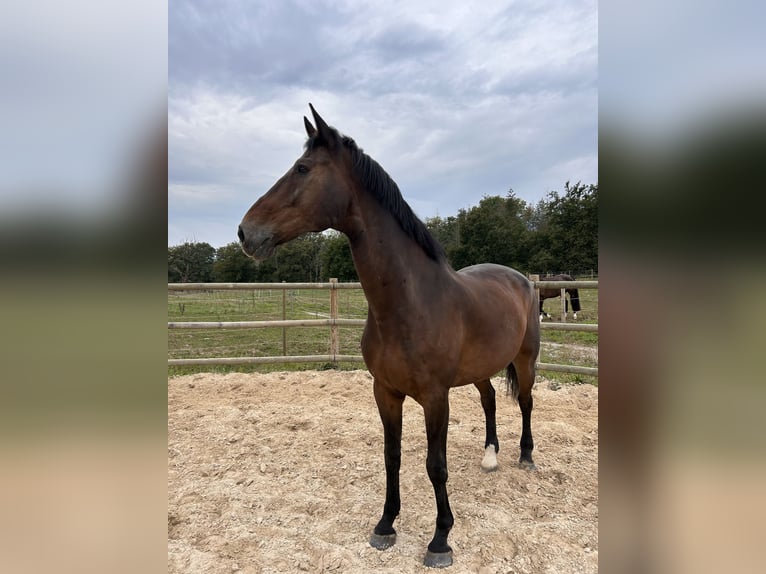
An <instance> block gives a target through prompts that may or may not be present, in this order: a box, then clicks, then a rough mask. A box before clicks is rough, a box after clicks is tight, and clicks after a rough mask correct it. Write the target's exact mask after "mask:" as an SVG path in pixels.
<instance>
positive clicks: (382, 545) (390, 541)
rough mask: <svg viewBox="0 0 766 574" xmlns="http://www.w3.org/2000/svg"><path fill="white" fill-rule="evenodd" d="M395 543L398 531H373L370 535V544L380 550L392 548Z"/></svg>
mask: <svg viewBox="0 0 766 574" xmlns="http://www.w3.org/2000/svg"><path fill="white" fill-rule="evenodd" d="M394 544H396V532H394V533H393V534H375V533H374V532H373V533H372V536H370V546H372V547H373V548H377V549H378V550H385V549H386V548H391V547H392V546H393V545H394Z"/></svg>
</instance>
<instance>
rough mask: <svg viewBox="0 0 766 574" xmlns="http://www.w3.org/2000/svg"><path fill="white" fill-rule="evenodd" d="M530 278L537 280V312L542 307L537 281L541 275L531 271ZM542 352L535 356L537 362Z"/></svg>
mask: <svg viewBox="0 0 766 574" xmlns="http://www.w3.org/2000/svg"><path fill="white" fill-rule="evenodd" d="M529 280H530V281H534V282H535V294H536V295H537V309H535V313H537V311H538V310H539V309H540V288H539V287H538V286H537V281H540V275H538V274H536V273H531V274H530V275H529ZM535 316H537V315H535ZM540 352H541V351H540V350H538V352H537V357H535V362H537V361H538V359H539V358H540Z"/></svg>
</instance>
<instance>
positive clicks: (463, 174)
mask: <svg viewBox="0 0 766 574" xmlns="http://www.w3.org/2000/svg"><path fill="white" fill-rule="evenodd" d="M597 18H598V16H597V3H596V2H595V0H562V1H556V0H553V1H539V0H534V1H532V0H530V1H526V0H521V1H487V2H483V3H479V4H475V3H469V2H454V1H445V0H438V1H433V2H430V1H421V0H404V1H399V0H387V1H385V2H383V1H377V0H373V1H359V0H305V1H304V0H287V1H285V0H272V1H269V0H261V1H258V2H247V1H235V0H232V1H227V2H220V1H219V0H173V1H171V2H170V3H169V29H168V74H169V76H168V78H169V79H168V81H169V92H168V130H169V131H168V158H169V174H168V245H177V244H179V243H183V242H185V241H205V242H208V243H210V244H211V245H213V246H214V247H220V246H222V245H225V244H227V243H230V242H232V241H236V227H237V224H238V223H239V221H240V219H241V217H242V215H243V214H244V212H245V211H246V210H247V208H248V207H249V206H250V205H251V204H252V203H253V202H254V201H255V200H256V199H257V198H258V197H259V196H260V195H261V194H263V193H264V192H266V191H267V190H268V189H269V188H270V187H271V185H272V184H273V183H274V181H276V179H277V178H279V177H280V176H281V175H282V174H283V173H284V172H285V171H286V170H287V169H288V168H289V167H290V166H291V165H292V163H293V162H294V161H295V159H296V158H297V157H298V156H299V155H300V154H301V153H302V146H303V143H304V141H305V137H306V136H305V131H304V127H303V115H308V116H309V117H310V112H309V109H308V102H311V103H312V104H314V106H315V107H316V109H317V111H318V112H319V113H320V114H321V115H322V117H323V118H324V119H325V120H326V121H327V122H328V123H329V124H330V125H332V126H334V127H336V128H338V129H339V130H340V131H341V132H342V133H344V134H346V135H349V136H351V137H353V138H354V139H355V140H356V142H357V144H358V145H359V146H360V147H362V148H363V149H364V150H365V151H366V152H367V153H368V154H369V155H370V156H371V157H373V158H374V159H376V160H377V161H378V163H380V164H381V165H382V166H383V167H384V168H385V169H386V171H387V172H388V173H389V174H390V175H391V176H392V177H393V178H394V180H395V181H396V182H397V183H398V185H399V188H400V189H401V191H402V193H403V195H404V197H405V199H406V200H407V202H408V203H409V204H410V205H411V206H412V208H413V210H414V211H415V212H416V213H417V214H418V215H419V216H420V217H421V218H426V217H432V216H435V215H440V216H442V217H446V216H449V215H455V214H456V213H457V212H458V210H459V209H461V208H468V207H471V206H473V205H476V204H478V202H479V201H480V200H481V198H482V197H483V196H485V195H505V194H506V193H507V191H508V190H509V189H510V188H513V190H514V191H515V192H516V195H517V196H518V197H520V198H522V199H523V200H525V201H527V202H530V203H536V202H537V201H538V200H540V199H542V198H544V197H545V196H546V194H547V193H548V192H549V191H552V190H556V191H561V190H562V189H563V186H564V182H566V181H567V180H570V181H572V182H576V181H582V182H583V183H596V182H597V177H598V159H597V157H598V156H597V144H598V141H597V105H598V93H597V63H598V62H597V41H598V37H597V28H598V19H597Z"/></svg>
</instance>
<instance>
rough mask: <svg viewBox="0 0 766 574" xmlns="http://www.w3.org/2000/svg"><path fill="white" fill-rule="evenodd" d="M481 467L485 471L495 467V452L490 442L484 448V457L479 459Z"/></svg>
mask: <svg viewBox="0 0 766 574" xmlns="http://www.w3.org/2000/svg"><path fill="white" fill-rule="evenodd" d="M481 468H482V470H484V471H486V472H490V471H492V470H496V469H497V453H496V452H495V445H493V444H490V445H488V446H487V448H485V449H484V458H483V459H482V460H481Z"/></svg>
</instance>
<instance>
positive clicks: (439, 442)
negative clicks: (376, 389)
mask: <svg viewBox="0 0 766 574" xmlns="http://www.w3.org/2000/svg"><path fill="white" fill-rule="evenodd" d="M423 410H424V413H425V419H426V436H427V437H428V457H427V458H426V470H427V471H428V478H430V479H431V484H432V485H433V487H434V494H435V496H436V531H435V532H434V537H433V540H431V543H430V544H429V545H428V552H426V557H425V560H424V564H425V565H426V566H429V567H432V568H443V567H445V566H449V565H451V564H452V548H450V546H449V544H447V536H448V535H449V532H450V530H451V529H452V524H453V523H454V522H455V520H454V518H453V516H452V510H450V506H449V500H448V498H447V427H448V423H449V401H448V392H447V390H445V391H444V392H443V393H440V394H439V396H436V397H432V398H431V399H430V401H429V402H428V403H426V404H424V405H423Z"/></svg>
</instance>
